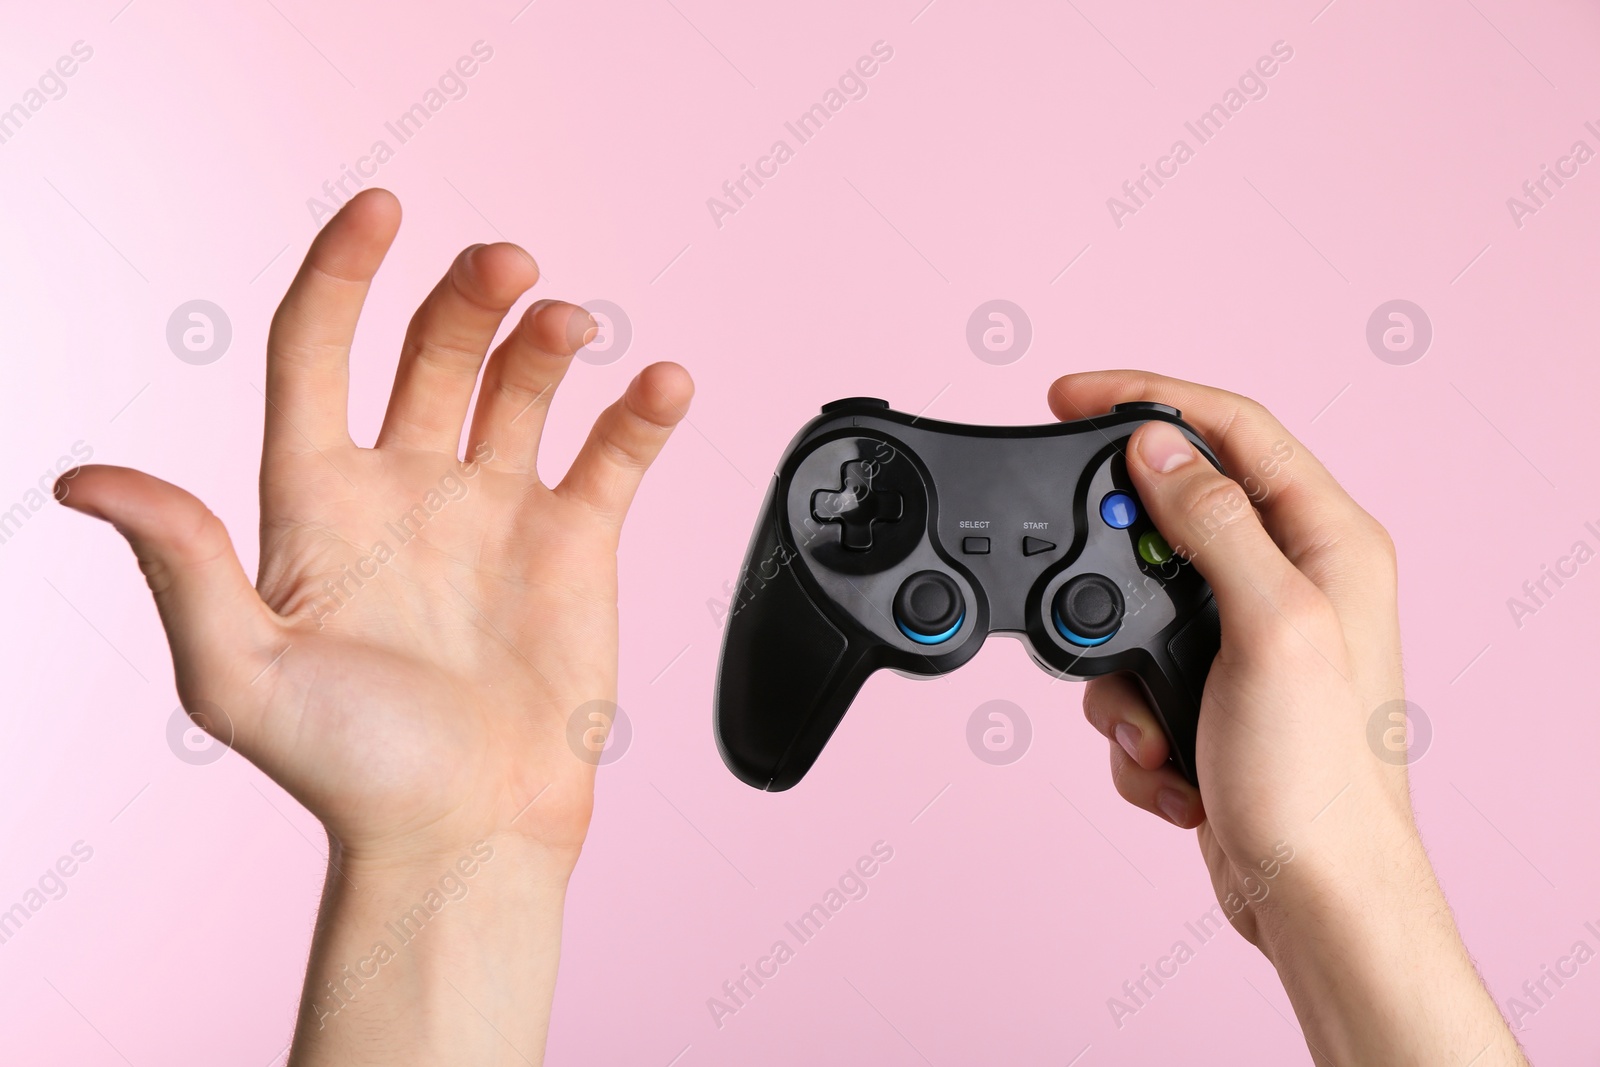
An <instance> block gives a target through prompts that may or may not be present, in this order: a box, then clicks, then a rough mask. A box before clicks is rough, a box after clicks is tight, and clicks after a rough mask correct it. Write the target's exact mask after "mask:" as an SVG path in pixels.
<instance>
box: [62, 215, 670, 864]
mask: <svg viewBox="0 0 1600 1067" xmlns="http://www.w3.org/2000/svg"><path fill="white" fill-rule="evenodd" d="M362 200H365V201H366V203H365V204H362ZM391 204H392V201H389V200H387V198H386V195H385V196H377V197H373V196H371V195H370V194H369V195H368V196H366V197H364V198H358V200H357V201H353V202H352V204H351V205H350V207H349V208H347V209H346V213H345V214H343V215H341V216H340V218H339V219H338V220H336V221H335V222H331V223H329V225H328V227H327V229H325V230H324V232H323V235H322V236H321V237H319V239H318V242H317V244H316V245H314V246H313V248H312V251H311V253H310V254H309V255H308V257H307V265H306V267H305V268H303V269H302V271H301V275H300V277H299V278H297V280H296V282H295V286H294V287H293V288H292V289H291V290H290V293H289V295H288V296H287V297H286V298H285V300H284V304H283V306H282V307H281V308H280V309H279V314H278V316H277V318H276V319H275V320H274V328H273V336H272V340H271V342H270V343H269V361H268V363H269V366H268V417H267V442H266V448H265V453H264V456H263V462H262V478H261V487H262V492H261V503H262V521H261V561H260V569H259V576H258V580H257V584H256V588H255V589H254V590H251V589H250V588H249V587H248V582H247V581H246V580H245V579H244V577H243V574H242V572H240V571H239V570H238V564H237V562H236V561H235V560H233V559H232V555H231V550H229V549H228V548H227V545H226V535H225V533H222V532H221V531H220V524H217V523H216V520H215V519H214V517H211V516H209V515H208V514H206V515H204V518H200V517H199V516H198V515H196V516H195V517H194V519H193V520H192V521H189V520H188V519H187V518H186V517H185V516H184V515H183V512H185V511H189V512H199V513H201V514H204V513H203V508H201V507H200V506H199V504H198V502H197V501H194V500H193V498H192V497H188V496H187V494H183V493H182V492H181V490H176V489H174V488H172V487H170V486H165V485H164V483H159V482H155V481H154V480H153V479H146V478H144V476H142V475H136V474H135V473H134V472H131V471H117V470H116V469H115V468H98V469H96V468H91V469H89V470H86V471H85V472H84V474H83V475H81V476H80V477H79V479H78V480H77V481H76V482H75V483H74V487H73V490H72V495H73V498H74V499H75V500H78V501H79V502H80V503H81V504H82V506H84V507H85V509H86V510H93V511H95V512H96V513H100V514H105V513H107V512H108V511H110V510H112V509H113V508H116V507H122V508H123V509H124V510H126V509H127V507H128V504H127V500H126V498H127V497H128V496H130V495H135V494H148V495H149V496H150V497H151V498H152V500H151V502H150V510H151V511H159V512H162V513H163V514H161V516H160V518H161V519H162V520H163V521H162V525H163V526H165V527H169V528H177V529H180V530H181V529H183V528H185V526H186V525H189V526H193V525H194V523H198V529H199V531H200V532H199V533H198V534H196V535H192V536H190V537H188V538H186V539H183V540H184V541H185V544H184V545H183V546H181V547H174V548H172V549H171V551H172V553H173V554H174V555H177V556H180V557H181V556H182V555H185V554H188V555H189V556H190V557H191V559H190V560H188V561H185V560H183V559H181V558H179V559H174V560H171V561H170V562H168V561H162V562H161V564H160V567H159V569H160V570H161V571H162V572H163V573H165V572H168V571H170V572H171V576H172V581H171V583H170V585H171V586H172V588H160V587H157V580H156V576H155V575H152V586H153V587H156V592H157V598H158V603H159V604H160V606H161V608H162V615H163V620H164V622H165V623H166V625H167V629H168V634H169V638H170V640H171V642H172V646H173V656H174V663H175V667H176V672H177V677H178V685H179V691H180V694H181V695H183V697H184V700H185V706H186V707H189V709H190V711H191V712H192V713H193V712H195V711H196V710H197V709H207V708H220V709H222V711H223V713H224V714H225V716H226V718H227V720H228V726H229V727H231V733H232V735H233V736H232V741H233V743H234V745H235V747H236V748H237V749H238V750H239V751H240V752H241V753H242V754H243V755H245V756H246V757H247V758H249V759H251V760H252V761H253V762H255V763H257V764H258V765H259V766H260V767H261V768H262V769H263V770H265V771H266V772H267V773H268V774H269V775H271V776H272V777H273V778H274V779H275V780H277V781H278V782H279V783H280V784H282V785H283V786H284V787H285V788H286V789H288V790H289V791H290V792H291V793H293V794H294V795H295V796H296V797H297V798H298V799H299V800H300V801H301V802H302V803H304V804H305V805H306V806H307V807H308V808H310V809H311V810H312V811H313V812H315V813H316V814H317V815H318V816H319V817H320V818H321V819H322V820H323V821H324V822H325V823H326V824H327V826H328V828H329V830H330V832H331V833H332V834H333V835H334V837H335V838H336V839H338V840H339V841H340V842H341V843H342V844H343V845H344V846H345V847H346V848H366V849H369V850H382V849H387V848H390V847H396V848H399V847H407V848H409V847H415V846H417V845H418V844H419V843H420V844H421V845H423V846H425V847H426V846H427V845H429V843H433V842H446V843H456V842H462V841H471V840H476V839H478V838H481V837H486V836H488V835H489V834H491V833H495V832H502V831H505V830H507V829H509V830H511V831H514V832H517V833H520V834H523V835H526V836H528V837H529V838H531V839H533V840H534V841H536V842H538V843H540V844H543V845H545V846H547V847H549V848H552V849H557V850H562V851H572V852H574V853H575V851H576V849H577V848H578V846H579V845H580V844H581V842H582V840H583V836H584V832H585V830H586V828H587V825H588V817H589V810H590V807H591V803H592V787H593V776H594V766H595V758H594V753H592V752H591V751H588V750H586V749H585V748H583V747H581V746H576V747H575V746H574V745H572V744H569V742H568V721H569V719H570V718H571V717H572V716H573V714H574V713H575V712H578V711H579V709H580V708H582V707H583V706H584V705H586V704H588V703H589V702H591V701H606V702H609V701H612V700H614V698H615V691H616V655H617V652H616V644H617V623H616V558H615V550H616V544H617V537H618V533H619V529H620V525H621V521H622V518H623V515H624V514H625V513H626V509H627V506H628V503H629V501H630V500H631V497H632V494H633V491H634V489H635V488H636V486H637V483H638V480H639V477H640V476H641V475H642V473H643V471H644V469H645V467H646V466H647V465H648V463H649V461H650V460H651V459H652V458H653V457H654V455H655V453H656V452H657V451H658V450H659V449H660V447H661V445H662V444H663V443H664V442H665V439H666V437H667V435H668V434H669V433H670V429H671V426H672V424H673V423H674V422H676V421H677V418H678V417H679V416H680V415H681V408H682V406H683V405H684V404H686V403H687V400H688V389H689V387H688V382H687V377H686V376H685V375H684V374H683V372H682V371H681V369H679V368H676V367H673V366H672V365H670V364H663V365H658V366H657V367H653V368H650V369H648V370H647V371H646V372H645V373H644V374H643V375H641V376H640V378H639V379H636V381H635V383H634V384H633V386H631V387H630V390H629V393H628V394H627V395H626V396H625V397H624V398H623V399H622V400H620V401H618V403H617V404H615V405H613V406H612V407H611V408H610V409H608V410H607V411H606V413H605V414H604V415H602V417H601V419H600V421H599V422H598V423H597V424H596V426H595V430H594V432H593V434H592V435H591V438H590V441H589V443H588V444H587V445H586V446H585V448H584V450H583V451H582V452H581V453H580V455H579V457H578V459H577V460H576V461H575V462H574V464H573V467H572V469H571V471H569V473H568V475H567V477H566V478H565V479H563V480H562V482H561V483H560V484H559V485H557V486H556V487H555V488H554V489H552V488H548V487H546V486H545V485H543V484H542V483H541V482H540V481H539V478H538V475H537V472H536V470H535V460H536V451H537V445H538V437H539V432H540V428H541V426H542V423H543V419H544V413H545V409H546V407H547V406H548V403H549V398H550V394H551V392H552V391H553V390H554V387H555V385H556V383H557V382H558V381H559V379H560V376H561V374H562V373H563V372H564V371H565V369H566V367H567V364H568V362H569V360H568V357H570V355H571V352H572V350H573V349H574V348H575V347H577V345H578V344H579V343H581V341H582V340H583V330H582V329H575V328H574V327H575V326H576V325H578V324H586V323H587V315H586V313H585V312H583V311H582V310H581V309H579V308H575V307H572V306H571V305H563V304H555V303H550V302H544V303H543V304H536V305H535V306H534V307H533V308H531V309H530V312H529V314H527V315H525V316H524V318H523V320H522V321H521V322H520V323H519V324H518V325H517V327H516V329H515V330H513V332H512V334H511V335H510V336H509V337H508V338H507V339H506V341H505V342H504V343H503V344H502V345H501V346H500V347H499V348H498V349H496V351H495V353H494V355H493V357H492V358H491V359H490V361H489V365H488V369H487V370H486V371H485V374H484V386H483V390H482V393H481V395H480V396H479V398H478V402H477V405H476V411H475V417H474V420H473V423H472V426H471V429H470V433H469V434H468V456H469V459H468V462H466V463H463V462H462V461H460V460H458V459H457V448H458V447H459V442H460V439H461V433H462V421H463V418H464V415H465V411H466V407H467V405H468V403H469V402H470V400H471V397H472V393H473V387H474V384H475V382H476V379H477V376H478V368H479V365H480V363H481V361H482V360H483V358H484V354H485V352H486V350H487V348H488V346H489V343H490V342H491V340H492V339H493V335H494V333H495V329H496V327H497V326H498V324H499V321H500V318H501V316H502V315H503V314H504V313H505V311H506V309H508V308H509V307H510V305H511V304H512V303H513V302H514V301H515V300H516V298H517V297H518V296H519V295H520V294H521V293H522V292H523V291H524V290H525V289H526V288H527V287H528V286H529V285H531V284H532V283H533V281H534V279H535V278H536V276H537V275H536V268H534V267H533V264H532V261H531V259H528V258H527V257H526V254H525V253H521V252H520V251H519V250H513V249H511V246H492V247H489V248H486V249H480V250H479V251H480V252H481V253H483V254H480V255H477V256H475V257H474V256H473V254H472V250H469V252H468V253H464V254H463V257H462V258H461V259H458V261H457V263H456V265H455V267H453V268H452V272H451V274H450V275H447V277H446V280H445V281H444V282H441V283H440V286H439V288H438V289H436V290H435V291H434V293H433V294H432V295H431V296H430V297H429V300H428V301H427V302H426V303H425V304H424V305H423V307H422V309H421V310H419V312H418V314H417V316H416V318H415V319H413V322H412V327H411V331H410V333H409V334H408V337H407V344H406V348H405V350H404V351H403V353H402V357H401V365H400V370H399V373H398V376H397V381H396V386H395V393H394V397H393V399H392V400H391V404H390V409H389V415H388V418H387V419H386V420H385V423H384V428H383V431H382V433H381V434H380V436H379V440H378V443H377V446H376V447H375V448H372V449H363V448H358V447H356V446H355V445H354V444H353V443H352V442H350V440H349V438H348V434H347V432H346V431H345V430H344V425H343V423H344V411H343V409H344V406H345V396H344V380H345V371H344V367H343V360H344V358H345V353H346V352H347V349H348V344H349V333H350V332H351V331H353V328H354V325H355V317H356V314H357V313H358V312H359V308H360V302H361V297H362V296H364V293H365V287H366V280H367V279H370V277H371V274H372V273H373V272H375V271H376V269H377V264H378V262H379V261H381V258H382V254H383V252H384V250H385V249H386V248H387V245H388V242H389V240H390V239H392V236H393V226H394V223H395V222H397V219H394V218H392V216H391V212H390V205H391ZM386 229H387V231H388V232H387V234H386V233H385V230H386ZM574 334H576V335H577V336H574ZM329 350H334V351H337V353H338V357H339V358H338V363H337V365H330V362H331V361H330V360H329V358H328V355H327V353H328V352H329ZM131 479H143V480H142V481H133V480H131ZM119 482H120V483H122V484H121V485H120V487H119ZM157 487H159V488H157ZM119 494H120V495H121V496H122V497H123V498H124V499H123V500H122V501H121V502H119V501H118V499H117V498H118V496H119ZM108 517H110V516H108ZM119 525H124V526H131V525H133V524H132V523H127V522H122V521H119ZM213 525H215V527H216V529H215V530H214V531H213V530H212V526H213ZM134 534H135V531H131V530H130V539H135V548H136V550H139V551H140V556H141V559H142V560H143V559H145V557H146V551H145V550H143V549H142V548H141V545H140V544H139V543H138V540H137V539H136V538H135V536H134ZM213 536H215V537H217V538H220V539H221V544H220V546H213V545H211V544H208V543H204V542H208V541H209V540H211V538H212V537H213ZM202 556H204V557H208V558H206V559H204V560H201V558H200V557H202ZM230 565H231V571H230ZM147 569H149V564H148V563H147ZM213 571H216V572H218V573H214V574H213V573H211V572H213ZM163 584H166V583H163ZM189 585H193V586H195V587H196V589H195V594H196V595H195V598H194V599H195V600H196V603H194V604H192V605H191V604H187V603H185V602H184V601H185V600H186V599H187V598H186V595H185V591H184V588H182V587H185V586H189ZM201 586H209V588H204V589H202V588H200V587H201ZM201 600H203V601H205V602H204V603H200V602H199V601H201ZM602 706H603V705H602ZM213 714H214V713H213ZM206 724H207V725H208V726H209V727H211V728H213V729H215V728H216V725H217V724H216V723H214V722H207V723H206Z"/></svg>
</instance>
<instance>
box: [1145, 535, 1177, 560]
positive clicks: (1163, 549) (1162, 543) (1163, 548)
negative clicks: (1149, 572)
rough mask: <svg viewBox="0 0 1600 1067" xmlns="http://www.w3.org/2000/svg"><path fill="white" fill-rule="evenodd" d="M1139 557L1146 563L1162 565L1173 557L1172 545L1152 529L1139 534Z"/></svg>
mask: <svg viewBox="0 0 1600 1067" xmlns="http://www.w3.org/2000/svg"><path fill="white" fill-rule="evenodd" d="M1139 558H1140V559H1142V560H1144V561H1145V562H1146V563H1153V564H1157V565H1160V564H1162V563H1165V562H1166V561H1167V560H1169V559H1171V558H1172V546H1170V545H1168V544H1167V541H1166V538H1164V537H1162V536H1161V535H1160V534H1158V533H1156V532H1155V531H1154V530H1151V531H1150V532H1148V533H1143V534H1140V535H1139Z"/></svg>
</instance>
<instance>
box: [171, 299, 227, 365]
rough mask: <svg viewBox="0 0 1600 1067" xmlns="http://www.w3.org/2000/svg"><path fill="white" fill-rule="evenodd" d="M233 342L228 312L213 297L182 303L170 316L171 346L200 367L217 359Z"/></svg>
mask: <svg viewBox="0 0 1600 1067" xmlns="http://www.w3.org/2000/svg"><path fill="white" fill-rule="evenodd" d="M232 342H233V323H232V322H231V321H230V320H229V319H228V313H227V312H226V311H223V310H222V309H221V308H220V307H218V306H217V305H215V304H213V303H212V302H211V301H209V300H190V301H188V302H187V303H184V304H179V305H178V306H177V307H176V308H173V310H172V314H171V315H170V316H168V318H167V347H168V348H170V349H172V354H173V355H175V356H177V357H178V358H179V359H181V360H183V361H184V362H185V363H189V364H193V365H194V366H196V367H203V366H205V365H206V364H207V363H215V362H216V361H217V360H219V359H221V358H222V357H223V356H224V355H225V354H227V351H228V345H229V344H231V343H232Z"/></svg>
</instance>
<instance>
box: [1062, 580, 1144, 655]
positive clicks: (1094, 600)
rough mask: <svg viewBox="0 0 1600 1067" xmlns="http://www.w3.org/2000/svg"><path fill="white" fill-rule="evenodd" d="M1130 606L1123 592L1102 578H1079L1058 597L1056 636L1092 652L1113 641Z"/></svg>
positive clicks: (1068, 585)
mask: <svg viewBox="0 0 1600 1067" xmlns="http://www.w3.org/2000/svg"><path fill="white" fill-rule="evenodd" d="M1126 613H1127V605H1126V603H1125V602H1124V601H1123V599H1122V590H1120V589H1118V588H1117V583H1116V582H1113V581H1112V580H1111V579H1110V578H1107V577H1106V576H1105V575H1103V574H1080V575H1078V576H1077V577H1076V578H1073V579H1072V580H1071V581H1069V582H1068V583H1067V584H1066V585H1063V586H1062V587H1061V589H1060V591H1059V592H1057V593H1056V598H1055V604H1054V612H1053V614H1054V615H1055V624H1056V632H1057V633H1059V634H1060V635H1061V636H1062V637H1064V638H1066V639H1067V640H1068V641H1070V642H1072V643H1073V644H1075V645H1079V646H1082V647H1085V648H1092V647H1094V646H1095V645H1103V644H1105V643H1106V642H1107V641H1109V640H1111V635H1112V634H1115V633H1116V632H1117V628H1118V627H1119V626H1121V625H1122V618H1123V616H1124V615H1125V614H1126Z"/></svg>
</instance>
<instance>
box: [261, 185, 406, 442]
mask: <svg viewBox="0 0 1600 1067" xmlns="http://www.w3.org/2000/svg"><path fill="white" fill-rule="evenodd" d="M399 227H400V202H399V201H398V200H396V199H395V198H394V195H393V194H392V193H390V192H388V191H387V190H384V189H367V190H364V191H362V192H360V193H357V194H356V195H355V196H354V197H353V198H351V200H350V202H349V203H347V204H345V205H344V207H343V208H342V209H340V211H339V213H338V214H337V215H335V216H334V217H333V218H332V219H330V220H329V221H328V224H327V225H326V226H324V227H323V228H322V232H320V233H318V234H317V236H316V239H315V240H313V241H312V242H311V248H310V250H308V251H307V252H306V258H305V262H303V263H302V264H301V265H300V271H299V273H298V274H296V275H295V277H294V281H293V282H292V283H290V285H289V291H288V292H287V293H285V294H284V297H283V302H282V303H281V304H279V305H278V310H277V313H276V314H275V315H273V317H272V330H271V332H270V333H269V334H268V337H267V421H266V445H265V454H264V455H263V457H262V458H263V462H264V463H268V464H270V463H271V462H272V461H273V459H274V458H276V457H280V456H285V455H294V454H298V453H302V452H308V451H311V450H313V449H322V448H328V447H334V446H337V445H344V444H349V443H350V430H349V411H348V408H349V400H350V345H351V342H352V341H354V340H355V333H356V320H357V319H358V318H360V316H361V305H362V304H363V303H365V301H366V299H367V290H368V289H369V288H370V287H371V285H372V279H373V276H374V275H376V274H377V273H378V267H379V265H380V264H382V263H383V257H384V255H385V253H387V252H388V251H389V246H390V245H391V244H392V243H393V242H394V236H395V233H396V231H397V230H398V229H399Z"/></svg>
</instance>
